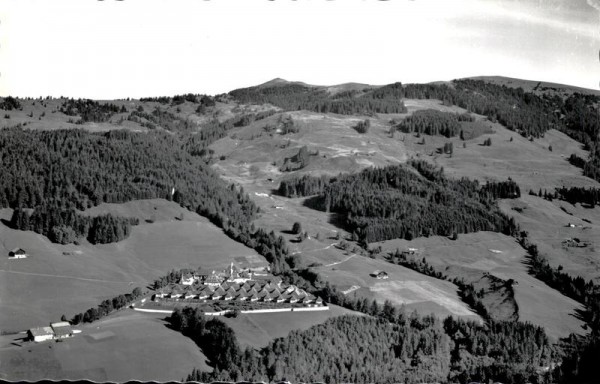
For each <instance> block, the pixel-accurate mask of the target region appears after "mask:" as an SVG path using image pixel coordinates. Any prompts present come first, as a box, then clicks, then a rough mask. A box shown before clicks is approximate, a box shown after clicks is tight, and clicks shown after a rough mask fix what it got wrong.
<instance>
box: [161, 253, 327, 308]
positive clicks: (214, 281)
mask: <svg viewBox="0 0 600 384" xmlns="http://www.w3.org/2000/svg"><path fill="white" fill-rule="evenodd" d="M152 300H153V301H154V302H165V303H167V302H171V303H173V302H185V303H190V304H200V303H210V302H215V301H232V302H242V303H244V302H245V303H256V304H257V305H254V306H253V308H264V307H265V306H264V305H262V306H261V305H260V303H275V304H282V305H280V306H278V307H290V305H292V304H293V305H294V306H296V307H303V306H304V307H324V306H323V301H322V299H321V298H319V297H315V296H314V295H312V294H310V293H308V292H306V291H305V290H303V289H301V288H299V287H296V286H294V285H286V284H284V283H283V282H282V280H281V278H279V277H276V276H273V275H271V274H269V273H264V272H263V273H260V272H258V271H252V270H250V269H249V268H243V269H239V268H237V267H236V266H234V265H233V263H231V265H230V267H229V268H227V269H224V270H222V271H219V272H216V271H212V272H211V273H210V274H201V273H186V274H183V275H182V276H181V279H180V280H179V281H178V282H177V283H171V284H169V285H168V286H166V287H164V288H162V289H161V290H160V291H159V292H157V293H155V294H154V295H153V296H152ZM285 304H288V305H285ZM268 307H269V308H272V307H273V306H272V305H271V306H268Z"/></svg>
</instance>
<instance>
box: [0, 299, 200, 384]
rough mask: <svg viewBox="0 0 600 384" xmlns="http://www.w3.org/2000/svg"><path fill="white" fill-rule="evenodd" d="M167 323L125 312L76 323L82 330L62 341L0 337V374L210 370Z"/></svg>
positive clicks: (137, 374)
mask: <svg viewBox="0 0 600 384" xmlns="http://www.w3.org/2000/svg"><path fill="white" fill-rule="evenodd" d="M162 317H164V316H162ZM166 324H167V323H166V322H165V321H164V320H163V319H162V318H161V316H160V315H153V314H140V313H136V312H134V311H131V310H127V311H123V312H120V313H118V314H116V315H112V316H109V317H107V318H105V319H103V320H100V321H98V322H95V323H93V324H87V325H83V326H82V327H78V328H79V329H81V331H82V333H81V334H78V335H75V337H74V338H72V339H68V340H66V341H64V342H61V343H56V342H51V341H50V342H44V343H39V344H36V343H31V342H26V343H21V342H20V341H16V342H15V340H16V339H19V338H20V337H21V336H22V335H19V336H2V337H0V343H1V345H0V372H1V373H0V378H2V379H5V380H13V381H17V380H30V381H34V380H42V379H50V380H82V379H87V380H93V381H116V382H124V381H128V380H141V381H149V380H154V381H170V380H181V379H182V378H183V377H185V376H186V375H187V374H189V372H191V371H192V369H194V368H201V369H206V370H210V367H209V366H208V365H207V364H206V357H205V356H204V355H203V354H202V352H201V351H200V349H199V348H198V346H197V345H196V344H195V343H194V342H193V341H192V340H190V339H189V338H187V337H185V336H183V335H182V334H180V333H179V332H176V331H173V330H171V329H169V328H168V327H167V326H166ZM11 343H16V344H17V345H19V346H17V345H14V344H11Z"/></svg>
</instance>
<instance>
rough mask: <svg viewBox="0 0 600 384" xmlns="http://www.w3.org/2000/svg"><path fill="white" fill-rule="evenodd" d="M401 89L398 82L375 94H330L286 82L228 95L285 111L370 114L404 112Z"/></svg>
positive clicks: (240, 100) (237, 90)
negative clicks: (285, 83) (270, 105)
mask: <svg viewBox="0 0 600 384" xmlns="http://www.w3.org/2000/svg"><path fill="white" fill-rule="evenodd" d="M401 88H402V85H401V84H399V85H396V86H391V87H387V88H385V89H382V90H381V91H379V92H377V93H374V92H365V93H362V94H358V93H357V92H341V93H338V94H336V95H331V94H330V93H329V92H327V91H326V90H324V89H322V88H318V87H308V86H304V85H300V84H288V85H276V86H272V87H264V86H263V87H250V88H243V89H236V90H234V91H231V92H230V93H229V94H230V95H231V96H232V97H234V98H235V99H236V100H237V101H239V102H240V103H245V104H248V103H252V104H264V103H269V104H272V105H275V106H277V107H280V108H282V109H284V110H287V111H295V110H302V109H304V110H308V111H314V112H320V113H328V112H331V113H339V114H343V115H361V114H362V115H371V114H373V113H406V107H405V106H404V103H403V102H402V97H401V96H400V95H401V93H399V92H398V89H401Z"/></svg>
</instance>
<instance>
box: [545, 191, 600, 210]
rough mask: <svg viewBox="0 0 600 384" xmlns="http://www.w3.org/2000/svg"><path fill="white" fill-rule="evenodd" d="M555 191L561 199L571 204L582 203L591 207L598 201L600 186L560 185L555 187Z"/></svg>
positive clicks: (599, 200)
mask: <svg viewBox="0 0 600 384" xmlns="http://www.w3.org/2000/svg"><path fill="white" fill-rule="evenodd" d="M556 193H557V194H558V197H559V198H560V199H561V200H565V201H568V202H569V203H571V204H575V203H582V204H587V205H589V206H590V207H592V208H593V207H595V206H596V204H599V203H600V188H594V187H589V188H585V187H570V188H567V187H561V188H556Z"/></svg>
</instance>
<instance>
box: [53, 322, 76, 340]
mask: <svg viewBox="0 0 600 384" xmlns="http://www.w3.org/2000/svg"><path fill="white" fill-rule="evenodd" d="M72 333H73V330H72V329H71V326H70V325H69V326H67V327H56V328H54V334H55V335H56V336H58V337H60V336H67V335H70V334H72Z"/></svg>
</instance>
